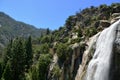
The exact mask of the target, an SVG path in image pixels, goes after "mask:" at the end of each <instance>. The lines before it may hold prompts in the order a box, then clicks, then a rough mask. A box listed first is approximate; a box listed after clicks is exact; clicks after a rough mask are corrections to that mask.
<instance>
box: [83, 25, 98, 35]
mask: <svg viewBox="0 0 120 80" xmlns="http://www.w3.org/2000/svg"><path fill="white" fill-rule="evenodd" d="M96 33H97V29H96V28H94V27H90V28H86V29H85V31H84V34H85V36H86V37H91V36H93V35H95V34H96Z"/></svg>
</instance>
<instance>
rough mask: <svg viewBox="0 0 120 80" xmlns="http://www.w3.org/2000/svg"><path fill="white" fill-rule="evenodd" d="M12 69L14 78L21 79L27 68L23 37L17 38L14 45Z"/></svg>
mask: <svg viewBox="0 0 120 80" xmlns="http://www.w3.org/2000/svg"><path fill="white" fill-rule="evenodd" d="M11 57H12V58H11V59H10V61H11V70H12V75H13V77H14V79H13V80H20V79H21V78H20V77H22V75H24V69H25V49H24V45H23V42H22V39H19V38H17V39H16V40H14V42H13V45H12V56H11Z"/></svg>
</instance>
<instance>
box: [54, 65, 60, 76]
mask: <svg viewBox="0 0 120 80" xmlns="http://www.w3.org/2000/svg"><path fill="white" fill-rule="evenodd" d="M52 74H53V76H55V77H57V78H58V77H59V76H60V75H61V74H60V67H59V66H58V65H55V66H54V67H53V70H52Z"/></svg>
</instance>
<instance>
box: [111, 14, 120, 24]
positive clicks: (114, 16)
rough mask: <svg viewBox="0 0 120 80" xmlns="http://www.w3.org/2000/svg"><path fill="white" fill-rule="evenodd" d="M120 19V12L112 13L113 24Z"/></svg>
mask: <svg viewBox="0 0 120 80" xmlns="http://www.w3.org/2000/svg"><path fill="white" fill-rule="evenodd" d="M119 19H120V13H113V14H112V20H111V24H113V23H114V22H116V21H117V20H119Z"/></svg>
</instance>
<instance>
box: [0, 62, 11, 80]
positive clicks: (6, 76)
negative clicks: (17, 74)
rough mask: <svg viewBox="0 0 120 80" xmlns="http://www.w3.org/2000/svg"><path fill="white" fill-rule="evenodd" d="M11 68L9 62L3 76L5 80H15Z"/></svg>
mask: <svg viewBox="0 0 120 80" xmlns="http://www.w3.org/2000/svg"><path fill="white" fill-rule="evenodd" d="M10 67H11V66H10V62H9V61H8V62H7V65H6V67H5V69H4V72H3V75H2V79H3V80H13V76H12V71H11V68H10Z"/></svg>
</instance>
